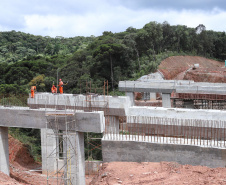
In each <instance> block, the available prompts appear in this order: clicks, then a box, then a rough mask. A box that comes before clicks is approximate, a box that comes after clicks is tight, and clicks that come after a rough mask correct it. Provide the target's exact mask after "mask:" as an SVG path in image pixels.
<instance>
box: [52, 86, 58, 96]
mask: <svg viewBox="0 0 226 185" xmlns="http://www.w3.org/2000/svg"><path fill="white" fill-rule="evenodd" d="M51 92H52V93H53V94H56V93H57V88H56V86H55V85H54V84H53V86H52V88H51Z"/></svg>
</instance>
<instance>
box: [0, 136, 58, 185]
mask: <svg viewBox="0 0 226 185" xmlns="http://www.w3.org/2000/svg"><path fill="white" fill-rule="evenodd" d="M9 163H10V177H9V176H7V175H5V174H3V173H0V184H1V185H6V184H7V185H8V184H9V185H11V184H21V185H25V184H26V185H27V184H29V185H41V184H47V176H46V175H44V174H41V172H37V171H30V170H34V169H37V168H40V167H41V164H40V163H37V162H35V161H34V159H33V158H32V156H30V154H29V152H28V149H27V148H26V147H25V146H24V145H23V144H22V143H21V142H20V141H18V140H16V139H14V138H13V137H12V136H10V135H9ZM49 184H56V183H55V182H54V181H50V183H49Z"/></svg>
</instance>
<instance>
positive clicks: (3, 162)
mask: <svg viewBox="0 0 226 185" xmlns="http://www.w3.org/2000/svg"><path fill="white" fill-rule="evenodd" d="M0 171H1V172H3V173H5V174H6V175H9V144H8V127H0Z"/></svg>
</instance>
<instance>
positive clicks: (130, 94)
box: [126, 92, 135, 106]
mask: <svg viewBox="0 0 226 185" xmlns="http://www.w3.org/2000/svg"><path fill="white" fill-rule="evenodd" d="M126 96H129V99H130V101H131V106H134V104H135V103H134V101H135V100H134V93H133V92H126Z"/></svg>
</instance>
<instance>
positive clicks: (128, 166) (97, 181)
mask: <svg viewBox="0 0 226 185" xmlns="http://www.w3.org/2000/svg"><path fill="white" fill-rule="evenodd" d="M90 184H93V185H107V184H112V185H116V184H125V185H126V184H128V185H129V184H139V185H141V184H145V185H146V184H157V185H158V184H159V185H160V184H161V185H162V184H167V185H170V184H172V185H181V184H209V185H210V184H211V185H212V184H226V168H208V167H206V166H191V165H180V164H178V163H175V162H161V163H151V162H142V163H135V162H111V163H105V164H104V165H103V169H102V170H101V171H100V172H99V175H98V176H97V177H95V178H94V179H93V181H92V182H91V183H90Z"/></svg>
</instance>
